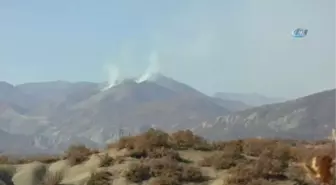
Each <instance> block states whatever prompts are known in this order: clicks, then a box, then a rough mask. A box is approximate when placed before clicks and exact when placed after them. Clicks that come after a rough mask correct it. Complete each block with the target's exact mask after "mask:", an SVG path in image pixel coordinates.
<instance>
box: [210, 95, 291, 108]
mask: <svg viewBox="0 0 336 185" xmlns="http://www.w3.org/2000/svg"><path fill="white" fill-rule="evenodd" d="M214 97H216V98H220V99H222V100H231V101H239V102H243V103H244V104H246V105H249V106H251V107H256V106H261V105H265V104H272V103H279V102H283V101H285V99H282V98H271V97H267V96H263V95H260V94H257V93H227V92H217V93H215V94H214Z"/></svg>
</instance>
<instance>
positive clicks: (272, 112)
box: [196, 89, 335, 139]
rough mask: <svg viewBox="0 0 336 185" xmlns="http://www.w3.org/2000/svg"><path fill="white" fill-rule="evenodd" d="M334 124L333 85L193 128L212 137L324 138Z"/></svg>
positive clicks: (222, 117)
mask: <svg viewBox="0 0 336 185" xmlns="http://www.w3.org/2000/svg"><path fill="white" fill-rule="evenodd" d="M333 128H335V89H332V90H327V91H323V92H319V93H315V94H312V95H308V96H305V97H302V98H298V99H295V100H290V101H286V102H283V103H276V104H270V105H264V106H260V107H255V108H251V109H247V110H244V111H239V112H234V113H232V114H229V115H225V116H221V117H218V118H217V121H216V122H213V123H211V122H209V123H208V124H207V125H202V126H201V127H199V128H198V129H196V132H197V133H199V134H201V135H202V136H205V137H207V138H211V139H237V138H248V137H265V138H269V137H280V138H293V139H324V138H326V137H328V136H329V135H330V134H331V131H332V129H333Z"/></svg>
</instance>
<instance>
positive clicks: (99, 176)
mask: <svg viewBox="0 0 336 185" xmlns="http://www.w3.org/2000/svg"><path fill="white" fill-rule="evenodd" d="M112 176H113V175H112V173H111V172H108V171H100V172H96V173H93V174H91V176H90V179H89V180H88V182H87V185H109V184H111V177H112Z"/></svg>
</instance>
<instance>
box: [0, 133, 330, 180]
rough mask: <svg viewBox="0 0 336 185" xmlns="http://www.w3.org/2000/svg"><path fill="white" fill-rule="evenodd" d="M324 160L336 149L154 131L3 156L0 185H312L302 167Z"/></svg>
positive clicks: (293, 142) (320, 144) (322, 144)
mask: <svg viewBox="0 0 336 185" xmlns="http://www.w3.org/2000/svg"><path fill="white" fill-rule="evenodd" d="M321 154H323V155H329V156H330V157H332V158H333V159H335V143H334V142H333V141H329V140H323V141H314V142H307V141H297V140H277V139H254V138H251V139H244V140H232V141H226V142H224V141H223V142H208V141H206V140H204V139H203V138H201V137H199V136H197V135H194V134H193V133H192V132H191V131H189V130H186V131H178V132H175V133H172V134H167V133H165V132H162V131H160V130H154V129H150V130H148V131H147V132H145V133H143V134H141V135H137V136H129V137H123V138H121V139H120V140H119V141H118V142H115V143H111V144H109V145H108V146H107V147H106V149H103V150H101V151H97V150H92V149H89V148H86V147H85V146H84V145H74V146H71V147H70V148H69V149H68V150H67V151H65V152H64V154H63V155H60V156H34V157H27V158H13V157H10V156H1V165H0V179H1V181H0V184H1V185H13V184H14V185H140V184H141V185H184V184H188V185H206V184H209V185H238V184H239V185H245V184H246V185H247V184H248V185H268V184H279V185H280V184H284V185H294V184H299V185H310V184H312V185H313V184H314V181H313V180H312V179H310V178H309V176H308V175H307V172H306V171H305V170H304V168H303V167H302V165H303V164H306V165H307V166H309V165H310V160H311V158H312V157H313V156H316V155H321ZM333 170H334V169H333ZM333 174H334V173H333ZM334 178H335V177H334ZM333 181H334V182H333V183H334V184H335V180H333Z"/></svg>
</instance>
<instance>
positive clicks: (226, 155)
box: [200, 151, 244, 169]
mask: <svg viewBox="0 0 336 185" xmlns="http://www.w3.org/2000/svg"><path fill="white" fill-rule="evenodd" d="M243 160H244V157H243V156H242V155H240V154H238V153H235V152H234V151H232V152H230V151H226V152H217V153H215V154H213V155H211V156H209V157H205V158H204V159H203V160H202V161H201V162H200V165H201V166H212V167H214V168H216V169H229V168H231V167H234V166H236V165H237V164H238V163H240V162H242V161H243Z"/></svg>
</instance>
